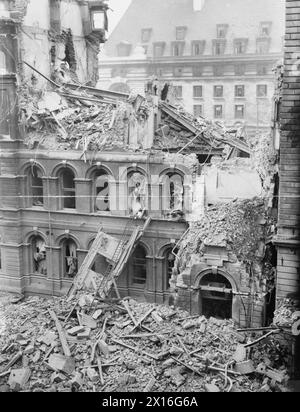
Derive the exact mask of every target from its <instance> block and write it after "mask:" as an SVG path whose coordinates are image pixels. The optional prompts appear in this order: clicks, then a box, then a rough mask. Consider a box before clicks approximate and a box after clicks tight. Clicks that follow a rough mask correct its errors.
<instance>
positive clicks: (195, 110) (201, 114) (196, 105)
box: [193, 104, 203, 117]
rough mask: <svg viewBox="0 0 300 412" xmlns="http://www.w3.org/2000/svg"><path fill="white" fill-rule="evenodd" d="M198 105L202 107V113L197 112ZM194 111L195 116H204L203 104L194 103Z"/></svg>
mask: <svg viewBox="0 0 300 412" xmlns="http://www.w3.org/2000/svg"><path fill="white" fill-rule="evenodd" d="M198 107H201V110H200V112H201V113H200V114H197V113H196V112H197V109H196V108H198ZM193 113H194V117H203V104H194V106H193Z"/></svg>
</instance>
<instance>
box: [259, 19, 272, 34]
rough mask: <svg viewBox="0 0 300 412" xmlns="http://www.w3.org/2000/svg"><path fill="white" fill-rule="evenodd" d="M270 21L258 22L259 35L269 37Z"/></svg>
mask: <svg viewBox="0 0 300 412" xmlns="http://www.w3.org/2000/svg"><path fill="white" fill-rule="evenodd" d="M271 28H272V22H271V21H266V22H262V23H260V29H259V35H260V36H261V37H269V36H270V34H271Z"/></svg>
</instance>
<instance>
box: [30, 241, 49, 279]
mask: <svg viewBox="0 0 300 412" xmlns="http://www.w3.org/2000/svg"><path fill="white" fill-rule="evenodd" d="M30 243H31V247H32V258H33V271H34V272H35V273H39V274H40V275H47V260H46V257H47V255H46V243H45V241H44V239H43V238H42V237H40V236H33V237H32V238H31V241H30Z"/></svg>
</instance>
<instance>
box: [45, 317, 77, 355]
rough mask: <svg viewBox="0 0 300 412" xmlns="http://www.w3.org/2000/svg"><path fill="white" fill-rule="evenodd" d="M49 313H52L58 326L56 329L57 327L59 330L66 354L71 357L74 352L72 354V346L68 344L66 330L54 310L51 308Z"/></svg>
mask: <svg viewBox="0 0 300 412" xmlns="http://www.w3.org/2000/svg"><path fill="white" fill-rule="evenodd" d="M49 313H50V316H51V318H52V319H53V320H54V322H55V326H56V329H57V332H58V336H59V339H60V342H61V346H62V348H63V351H64V354H65V356H66V357H68V358H70V357H71V356H72V354H71V351H70V348H69V344H68V341H67V337H66V334H65V331H64V329H63V327H62V325H61V323H60V321H59V320H58V318H57V316H56V314H55V313H54V312H53V310H51V309H49Z"/></svg>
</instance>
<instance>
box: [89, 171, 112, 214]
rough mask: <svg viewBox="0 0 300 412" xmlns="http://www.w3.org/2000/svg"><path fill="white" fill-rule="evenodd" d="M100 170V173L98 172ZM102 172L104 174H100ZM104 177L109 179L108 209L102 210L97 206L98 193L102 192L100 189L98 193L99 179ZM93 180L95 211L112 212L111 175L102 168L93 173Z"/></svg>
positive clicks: (98, 212)
mask: <svg viewBox="0 0 300 412" xmlns="http://www.w3.org/2000/svg"><path fill="white" fill-rule="evenodd" d="M98 172H99V174H98ZM100 173H102V174H100ZM100 177H103V178H105V179H106V181H107V189H108V210H100V209H98V208H97V205H96V202H97V197H98V195H99V194H100V193H101V192H100V191H99V193H97V180H98V179H99V178H100ZM92 179H93V180H92V182H93V212H94V213H97V214H100V213H111V199H110V191H111V187H110V185H111V181H110V175H109V174H108V173H107V172H106V171H105V170H103V169H100V170H96V171H95V172H94V173H93V178H92Z"/></svg>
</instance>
